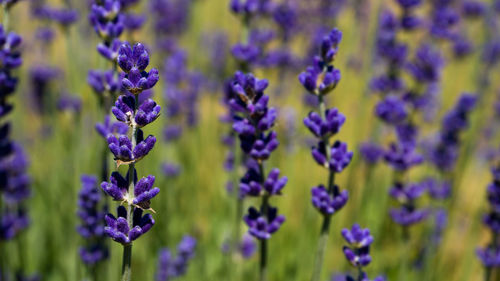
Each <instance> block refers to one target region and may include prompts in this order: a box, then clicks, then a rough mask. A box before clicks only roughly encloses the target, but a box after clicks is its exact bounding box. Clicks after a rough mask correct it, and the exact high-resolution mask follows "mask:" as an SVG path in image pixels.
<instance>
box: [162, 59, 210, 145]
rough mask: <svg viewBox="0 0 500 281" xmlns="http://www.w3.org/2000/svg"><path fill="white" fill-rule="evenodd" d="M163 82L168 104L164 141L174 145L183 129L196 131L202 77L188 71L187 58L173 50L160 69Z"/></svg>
mask: <svg viewBox="0 0 500 281" xmlns="http://www.w3.org/2000/svg"><path fill="white" fill-rule="evenodd" d="M163 79H164V81H165V88H164V97H165V100H166V101H167V108H166V117H167V118H168V120H169V122H168V123H169V125H168V126H167V127H165V130H164V137H165V139H166V140H167V141H174V140H177V139H178V138H180V137H181V135H182V131H183V128H184V127H186V126H187V127H190V128H191V127H195V126H196V125H197V124H198V120H199V116H198V115H199V107H198V104H199V96H200V92H201V86H202V84H203V82H204V81H203V79H204V78H203V77H202V75H201V74H200V73H198V72H196V71H191V70H189V69H187V54H186V52H185V51H183V50H181V49H176V50H174V51H173V53H172V54H171V55H170V57H169V58H167V59H166V60H165V63H164V69H163Z"/></svg>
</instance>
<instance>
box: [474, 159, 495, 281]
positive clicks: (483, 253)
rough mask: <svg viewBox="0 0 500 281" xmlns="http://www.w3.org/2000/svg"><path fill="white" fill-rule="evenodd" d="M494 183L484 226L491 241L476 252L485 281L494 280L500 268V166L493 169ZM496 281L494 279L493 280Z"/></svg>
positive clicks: (488, 195)
mask: <svg viewBox="0 0 500 281" xmlns="http://www.w3.org/2000/svg"><path fill="white" fill-rule="evenodd" d="M491 173H492V175H493V182H492V183H490V184H489V185H488V189H487V199H488V203H489V211H488V212H487V213H486V214H485V215H484V216H483V223H484V225H485V226H486V227H487V228H488V229H489V230H490V232H491V239H490V242H489V243H488V245H487V246H485V247H482V248H478V249H477V250H476V254H477V257H478V258H479V260H480V261H481V263H482V264H483V266H484V269H485V277H484V280H486V281H489V280H492V279H491V277H492V273H493V270H497V269H498V267H500V245H499V244H498V234H499V233H500V221H499V218H500V205H499V202H500V166H495V167H493V168H492V169H491ZM493 280H494V279H493Z"/></svg>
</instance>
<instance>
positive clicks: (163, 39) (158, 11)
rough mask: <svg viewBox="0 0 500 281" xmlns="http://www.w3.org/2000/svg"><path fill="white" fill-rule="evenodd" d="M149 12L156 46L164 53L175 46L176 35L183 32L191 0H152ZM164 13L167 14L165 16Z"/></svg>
mask: <svg viewBox="0 0 500 281" xmlns="http://www.w3.org/2000/svg"><path fill="white" fill-rule="evenodd" d="M149 2H150V5H149V6H150V14H151V15H152V24H153V28H154V31H155V34H156V38H155V40H156V46H157V48H158V49H159V50H161V51H162V52H163V53H165V54H170V53H172V51H173V50H175V49H176V48H178V47H177V41H178V37H179V36H180V35H181V34H182V33H184V32H185V31H186V30H187V28H188V26H189V22H190V21H189V20H190V9H191V6H192V3H193V1H192V0H152V1H149ZM165 15H169V16H168V17H165Z"/></svg>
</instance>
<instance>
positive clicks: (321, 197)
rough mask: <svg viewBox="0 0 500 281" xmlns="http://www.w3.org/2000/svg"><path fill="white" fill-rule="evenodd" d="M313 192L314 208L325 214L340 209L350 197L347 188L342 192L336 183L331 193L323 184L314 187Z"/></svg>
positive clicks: (330, 213)
mask: <svg viewBox="0 0 500 281" xmlns="http://www.w3.org/2000/svg"><path fill="white" fill-rule="evenodd" d="M311 193H312V199H311V200H312V204H313V206H314V208H316V209H317V210H318V211H319V212H320V213H322V214H324V215H332V214H333V213H334V212H336V211H338V210H340V209H341V208H342V207H344V205H345V204H346V203H347V200H348V199H349V193H348V192H347V190H343V191H342V192H340V191H339V188H338V186H336V185H335V186H333V192H331V194H330V192H328V190H327V189H326V188H325V187H324V186H323V185H319V186H317V187H314V188H312V189H311Z"/></svg>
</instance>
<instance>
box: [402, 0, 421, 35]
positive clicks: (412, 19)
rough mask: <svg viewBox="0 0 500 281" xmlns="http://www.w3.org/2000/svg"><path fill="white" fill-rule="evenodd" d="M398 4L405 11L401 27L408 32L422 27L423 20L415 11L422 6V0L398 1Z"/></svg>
mask: <svg viewBox="0 0 500 281" xmlns="http://www.w3.org/2000/svg"><path fill="white" fill-rule="evenodd" d="M397 2H398V4H399V6H400V7H401V9H402V10H403V14H402V15H401V27H402V28H403V29H404V30H408V31H411V30H414V29H416V28H418V27H419V26H420V25H421V19H420V18H419V17H418V16H416V15H415V9H417V8H418V7H419V6H420V5H421V4H422V0H398V1H397Z"/></svg>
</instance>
